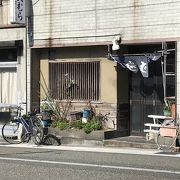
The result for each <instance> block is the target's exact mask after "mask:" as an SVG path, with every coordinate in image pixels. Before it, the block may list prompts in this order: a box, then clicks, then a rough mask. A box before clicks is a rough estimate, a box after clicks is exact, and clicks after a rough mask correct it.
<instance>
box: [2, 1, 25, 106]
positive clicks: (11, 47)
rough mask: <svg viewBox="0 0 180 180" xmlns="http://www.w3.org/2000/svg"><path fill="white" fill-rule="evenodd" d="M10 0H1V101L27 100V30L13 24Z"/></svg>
mask: <svg viewBox="0 0 180 180" xmlns="http://www.w3.org/2000/svg"><path fill="white" fill-rule="evenodd" d="M9 3H10V1H7V0H1V1H0V103H1V104H17V103H18V102H22V101H25V102H26V96H27V93H26V86H27V83H26V82H27V78H26V67H27V66H26V30H25V26H24V25H22V24H12V23H11V18H10V6H9Z"/></svg>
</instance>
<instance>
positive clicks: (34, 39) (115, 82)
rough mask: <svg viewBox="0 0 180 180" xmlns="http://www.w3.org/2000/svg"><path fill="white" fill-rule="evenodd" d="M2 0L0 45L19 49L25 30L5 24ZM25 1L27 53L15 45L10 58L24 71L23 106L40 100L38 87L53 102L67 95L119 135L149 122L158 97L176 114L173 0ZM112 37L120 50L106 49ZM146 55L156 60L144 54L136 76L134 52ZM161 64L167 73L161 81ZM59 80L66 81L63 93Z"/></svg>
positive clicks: (175, 9) (176, 31)
mask: <svg viewBox="0 0 180 180" xmlns="http://www.w3.org/2000/svg"><path fill="white" fill-rule="evenodd" d="M2 2H3V4H2V5H1V7H0V8H1V10H0V13H1V14H2V15H3V19H5V20H3V22H1V24H3V26H4V27H3V26H2V27H3V28H1V29H0V32H1V34H2V33H3V34H4V35H3V36H1V37H0V43H1V44H2V45H3V44H4V42H5V41H8V42H11V41H13V42H14V41H17V40H18V41H19V40H20V41H21V42H22V47H25V45H26V44H25V42H26V41H25V28H24V27H21V26H20V25H18V26H17V25H16V26H15V25H12V24H11V25H10V23H9V22H8V10H7V9H8V1H5V0H4V1H3V0H2ZM30 2H31V4H30V6H31V14H30V16H29V17H27V23H26V25H27V26H26V27H27V36H26V37H27V44H28V48H27V52H25V49H24V48H22V49H23V50H22V51H23V52H24V53H22V55H21V56H18V57H19V59H20V62H21V63H20V64H19V65H17V66H23V65H24V66H23V67H24V70H22V68H21V70H22V72H21V73H24V75H23V76H21V77H23V78H25V77H26V76H25V74H27V77H26V80H24V81H23V83H24V84H23V83H22V82H21V83H22V84H23V85H24V86H20V87H19V86H18V88H19V89H23V92H26V88H27V94H26V97H27V101H28V108H29V109H30V107H32V108H33V107H36V106H38V104H39V102H40V100H42V99H43V98H45V92H44V90H43V88H42V86H43V85H44V86H47V87H48V89H49V90H50V92H51V93H52V94H53V97H54V98H55V99H56V100H65V99H68V97H69V96H68V95H69V94H70V95H71V99H72V101H73V106H74V109H76V108H81V107H83V106H84V103H86V102H87V101H89V100H90V101H91V102H92V104H93V106H94V107H95V108H96V110H97V112H101V113H103V114H106V113H110V115H109V118H108V122H107V127H109V128H112V129H114V130H116V135H119V136H120V135H129V134H133V133H138V134H142V133H143V129H144V123H146V122H148V121H149V119H148V118H147V115H148V114H162V113H163V112H162V110H163V106H164V96H165V97H166V96H170V97H176V98H175V99H176V109H177V115H178V114H179V104H180V98H179V95H178V92H179V83H178V82H179V72H178V67H179V62H180V59H179V46H180V43H179V37H180V31H179V29H180V26H179V24H180V19H179V18H178V17H179V16H178V14H179V7H180V1H174V0H159V1H156V0H151V1H146V0H128V1H123V0H88V1H87V0H84V1H82V0H76V1H73V0H69V1H65V0H39V1H37V0H32V1H30ZM6 8H7V9H6ZM4 9H6V11H5V10H4ZM2 10H3V11H2ZM2 12H4V13H2ZM6 26H7V27H6ZM14 30H16V31H14ZM116 38H119V40H118V41H116V43H120V49H119V48H118V49H117V50H113V49H112V44H113V42H114V41H115V40H116ZM3 46H4V45H3ZM4 50H5V48H4ZM4 52H5V51H4ZM152 54H153V55H156V54H161V57H160V58H159V59H158V60H157V61H153V60H152V58H151V60H149V58H148V59H146V60H147V61H148V71H149V72H148V76H146V77H144V76H143V75H142V71H140V70H141V69H140V65H138V62H139V60H138V58H137V57H140V58H143V57H147V56H146V55H149V57H150V56H151V55H152ZM26 55H27V58H25V56H26ZM120 56H123V58H124V57H130V56H133V57H132V58H133V59H135V62H136V63H137V67H138V69H137V71H136V73H134V72H132V71H130V70H128V68H127V66H125V67H126V68H124V67H122V66H123V65H124V64H123V63H124V61H122V60H119V61H118V60H117V59H116V60H117V61H116V60H115V58H116V57H118V58H119V57H120ZM17 59H18V58H17ZM127 59H128V58H127ZM143 59H144V58H143ZM26 60H27V62H26ZM147 61H146V62H147ZM165 61H166V62H167V65H166V67H167V69H166V70H167V72H168V73H169V74H168V75H167V76H165V77H166V78H164V80H165V81H163V78H162V67H165V66H162V63H164V62H165ZM121 62H123V63H121ZM128 62H129V61H128ZM23 63H24V64H23ZM25 63H27V64H25ZM17 64H18V63H17ZM26 65H27V66H26ZM126 65H127V64H126ZM146 65H147V64H146ZM146 67H147V66H146ZM17 69H18V67H17ZM25 69H26V70H27V73H26V70H25ZM17 71H18V70H17ZM67 78H68V80H69V81H68V82H70V85H72V86H70V87H71V89H68V90H67V89H66V88H65V84H66V82H67ZM39 81H40V82H41V83H39ZM26 82H27V84H26ZM69 90H71V91H69ZM67 91H68V92H67ZM18 92H19V90H18V91H17V93H18ZM67 94H68V95H67Z"/></svg>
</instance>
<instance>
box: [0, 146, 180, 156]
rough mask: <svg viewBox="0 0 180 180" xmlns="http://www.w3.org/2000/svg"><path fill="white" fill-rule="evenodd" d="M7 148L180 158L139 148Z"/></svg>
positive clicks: (154, 150) (174, 154) (175, 154)
mask: <svg viewBox="0 0 180 180" xmlns="http://www.w3.org/2000/svg"><path fill="white" fill-rule="evenodd" d="M1 146H3V147H9V148H11V147H12V148H14V147H15V148H38V149H49V150H60V151H80V152H81V151H86V152H102V153H114V154H132V155H136V154H137V155H147V156H149V155H150V156H151V155H153V156H170V157H178V158H180V154H179V153H173V154H166V153H163V152H162V151H161V150H157V149H141V148H127V147H123V148H122V147H121V148H120V147H87V146H84V147H82V146H72V145H71V146H70V145H60V146H44V145H40V146H37V145H34V144H31V143H23V144H14V145H12V144H7V145H0V147H1Z"/></svg>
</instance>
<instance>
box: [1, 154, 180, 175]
mask: <svg viewBox="0 0 180 180" xmlns="http://www.w3.org/2000/svg"><path fill="white" fill-rule="evenodd" d="M0 160H7V161H8V160H9V161H21V162H32V163H41V164H42V163H44V164H47V163H48V164H58V165H71V166H83V167H84V166H85V167H97V168H108V169H119V170H133V171H142V172H153V173H166V174H180V171H170V170H161V169H147V168H134V167H126V166H109V165H99V164H86V163H73V162H61V161H47V160H36V159H20V158H5V157H4V158H3V157H0Z"/></svg>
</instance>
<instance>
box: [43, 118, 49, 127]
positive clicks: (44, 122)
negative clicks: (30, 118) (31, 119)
mask: <svg viewBox="0 0 180 180" xmlns="http://www.w3.org/2000/svg"><path fill="white" fill-rule="evenodd" d="M42 123H43V125H44V127H48V126H49V125H50V124H51V120H50V119H43V120H42Z"/></svg>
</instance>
